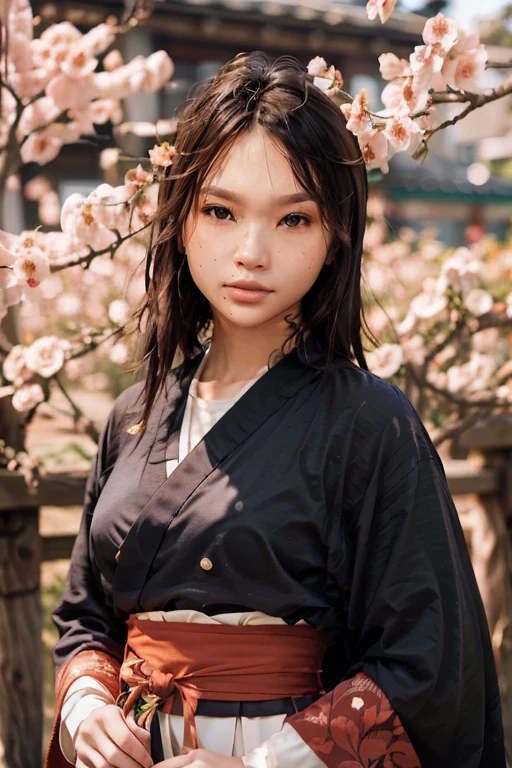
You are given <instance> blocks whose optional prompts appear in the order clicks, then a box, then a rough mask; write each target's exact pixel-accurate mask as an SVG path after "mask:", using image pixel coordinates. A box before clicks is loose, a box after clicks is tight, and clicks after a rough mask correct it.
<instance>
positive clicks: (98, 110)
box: [89, 99, 123, 125]
mask: <svg viewBox="0 0 512 768" xmlns="http://www.w3.org/2000/svg"><path fill="white" fill-rule="evenodd" d="M89 109H90V114H91V119H92V122H93V123H96V124H97V125H103V124H104V123H106V122H107V121H108V120H110V121H111V122H112V123H114V125H117V124H118V123H120V122H121V121H122V119H123V108H122V105H121V102H120V101H119V100H118V99H96V100H95V101H92V102H91V104H90V105H89Z"/></svg>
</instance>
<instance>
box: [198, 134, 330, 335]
mask: <svg viewBox="0 0 512 768" xmlns="http://www.w3.org/2000/svg"><path fill="white" fill-rule="evenodd" d="M183 240H184V245H185V251H186V254H187V258H188V264H189V268H190V272H191V275H192V278H193V280H194V282H195V284H196V285H197V287H198V288H199V290H200V291H201V293H202V294H203V295H204V296H205V297H206V298H207V299H208V301H209V302H210V305H211V308H212V312H213V318H214V322H216V323H217V322H222V321H224V322H225V321H227V323H228V325H230V324H234V325H236V326H243V327H246V328H253V327H257V326H263V325H265V324H270V325H273V324H274V323H275V322H280V321H282V320H283V318H284V317H285V316H287V315H292V316H294V317H297V316H299V315H300V305H301V299H302V297H303V296H304V295H305V294H306V293H307V291H308V290H309V289H310V288H311V286H312V285H313V283H314V282H315V280H316V279H317V277H318V274H319V272H320V270H321V268H322V266H323V265H324V264H325V263H326V259H327V250H328V244H329V235H328V233H327V231H326V229H325V227H324V226H323V224H322V221H321V218H320V211H319V208H318V205H317V204H316V203H315V202H314V201H313V200H311V199H310V197H309V196H308V194H307V193H305V192H304V190H302V189H301V188H300V187H299V185H298V184H297V181H296V180H295V178H294V176H293V173H292V170H291V168H290V165H289V163H288V161H287V159H286V157H285V156H284V155H283V153H282V152H281V151H279V149H277V148H276V146H275V145H274V144H273V142H272V141H271V139H270V138H269V137H268V136H267V134H266V133H265V132H264V131H263V130H262V129H260V128H255V129H252V130H251V131H249V132H247V133H245V134H243V135H242V136H241V137H240V138H239V139H238V140H237V141H236V143H235V144H234V145H233V147H232V148H231V150H230V152H229V154H228V155H227V157H226V159H225V160H224V162H223V164H222V165H221V166H220V167H219V168H217V169H216V170H215V171H214V172H213V173H212V175H211V176H210V178H207V179H206V181H205V184H204V187H203V189H202V190H201V191H200V193H199V198H198V202H197V209H196V210H192V211H191V212H190V213H189V215H188V217H187V219H186V221H185V227H184V233H183Z"/></svg>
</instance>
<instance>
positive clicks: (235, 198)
mask: <svg viewBox="0 0 512 768" xmlns="http://www.w3.org/2000/svg"><path fill="white" fill-rule="evenodd" d="M201 194H202V195H203V194H204V195H206V196H208V195H215V197H222V198H224V200H230V201H231V202H232V203H239V204H240V203H242V202H243V198H242V197H241V195H237V194H236V192H231V191H230V190H229V189H222V187H204V188H203V189H202V190H201ZM275 202H276V203H277V204H278V205H292V204H293V203H305V202H315V201H314V200H313V198H312V197H311V195H310V194H309V192H305V191H304V192H296V193H295V194H293V195H284V196H283V197H278V198H276V201H275Z"/></svg>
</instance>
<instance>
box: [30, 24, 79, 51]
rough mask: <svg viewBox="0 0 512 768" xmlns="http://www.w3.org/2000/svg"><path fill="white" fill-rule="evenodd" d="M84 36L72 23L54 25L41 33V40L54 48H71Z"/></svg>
mask: <svg viewBox="0 0 512 768" xmlns="http://www.w3.org/2000/svg"><path fill="white" fill-rule="evenodd" d="M82 37H83V35H82V33H81V32H80V30H79V29H77V27H75V25H74V24H71V22H70V21H61V22H59V23H58V24H52V25H51V27H48V28H47V29H45V30H44V31H43V32H42V33H41V38H40V39H41V40H42V41H43V42H44V43H46V44H47V45H49V46H50V47H52V48H55V47H56V46H64V47H67V48H70V47H71V46H73V45H75V44H76V43H78V42H79V41H80V40H81V39H82Z"/></svg>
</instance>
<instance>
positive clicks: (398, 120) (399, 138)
mask: <svg viewBox="0 0 512 768" xmlns="http://www.w3.org/2000/svg"><path fill="white" fill-rule="evenodd" d="M419 132H420V129H419V127H418V125H417V124H416V123H415V122H414V120H411V118H410V117H409V116H408V115H405V114H400V113H398V114H397V115H395V116H394V117H392V118H391V119H390V120H387V121H386V127H385V129H384V134H385V136H387V138H388V139H389V143H390V144H391V145H392V146H393V147H394V148H395V149H396V150H397V151H399V152H403V151H404V150H407V149H409V146H410V144H411V138H412V136H413V135H414V134H417V133H419Z"/></svg>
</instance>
